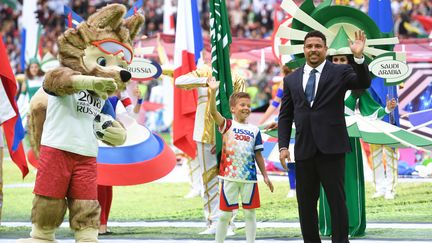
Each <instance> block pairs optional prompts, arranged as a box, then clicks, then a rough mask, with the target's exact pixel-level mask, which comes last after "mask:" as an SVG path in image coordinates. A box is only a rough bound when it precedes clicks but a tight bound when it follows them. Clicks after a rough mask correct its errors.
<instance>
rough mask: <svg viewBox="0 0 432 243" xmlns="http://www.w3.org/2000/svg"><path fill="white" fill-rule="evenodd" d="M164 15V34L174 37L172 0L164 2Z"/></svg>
mask: <svg viewBox="0 0 432 243" xmlns="http://www.w3.org/2000/svg"><path fill="white" fill-rule="evenodd" d="M163 8H164V13H163V31H162V32H163V33H164V34H166V35H174V32H175V29H174V8H173V6H172V3H171V0H164V6H163Z"/></svg>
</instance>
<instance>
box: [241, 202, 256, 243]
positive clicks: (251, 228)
mask: <svg viewBox="0 0 432 243" xmlns="http://www.w3.org/2000/svg"><path fill="white" fill-rule="evenodd" d="M243 211H244V217H245V224H246V226H245V231H246V242H247V243H253V242H255V237H256V228H257V226H256V216H255V209H244V210H243Z"/></svg>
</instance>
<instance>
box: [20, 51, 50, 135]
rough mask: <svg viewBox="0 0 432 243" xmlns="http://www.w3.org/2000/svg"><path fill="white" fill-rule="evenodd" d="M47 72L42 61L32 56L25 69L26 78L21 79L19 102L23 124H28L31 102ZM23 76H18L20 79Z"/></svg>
mask: <svg viewBox="0 0 432 243" xmlns="http://www.w3.org/2000/svg"><path fill="white" fill-rule="evenodd" d="M44 75H45V73H44V72H43V71H42V70H41V66H40V63H39V61H38V59H37V58H31V59H30V60H29V62H28V64H27V68H26V70H25V75H24V80H20V81H19V89H20V93H19V94H18V97H17V99H18V100H17V104H18V107H19V109H20V114H21V117H22V121H23V126H24V127H26V126H27V119H26V118H27V113H28V110H29V108H30V107H29V102H30V100H31V98H32V97H33V96H34V95H35V94H36V92H37V91H38V90H39V88H40V87H42V83H43V81H44ZM20 78H21V77H19V78H17V80H19V79H20Z"/></svg>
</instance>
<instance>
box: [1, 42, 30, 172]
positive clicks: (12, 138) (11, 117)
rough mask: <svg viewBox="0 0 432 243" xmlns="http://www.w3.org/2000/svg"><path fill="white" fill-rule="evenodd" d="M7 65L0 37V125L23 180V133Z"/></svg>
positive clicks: (25, 170)
mask: <svg viewBox="0 0 432 243" xmlns="http://www.w3.org/2000/svg"><path fill="white" fill-rule="evenodd" d="M9 63H10V62H9V58H8V55H7V52H6V48H5V46H4V44H3V37H2V36H1V35H0V66H1V67H2V68H0V79H1V86H0V101H1V102H0V103H1V105H0V108H1V112H0V124H1V125H3V130H4V134H5V137H6V142H7V145H8V150H9V154H10V156H11V159H12V161H13V162H14V163H15V164H16V165H17V166H18V168H19V169H20V170H21V173H22V176H23V178H24V177H25V176H26V175H27V174H28V172H29V170H28V166H27V160H26V157H25V153H24V149H23V146H22V143H21V140H22V139H23V138H24V135H25V133H24V128H23V125H22V122H21V116H20V114H19V111H18V107H17V104H16V101H15V95H16V92H17V82H16V80H15V76H14V74H13V72H12V68H11V66H10V64H9ZM0 139H3V138H0Z"/></svg>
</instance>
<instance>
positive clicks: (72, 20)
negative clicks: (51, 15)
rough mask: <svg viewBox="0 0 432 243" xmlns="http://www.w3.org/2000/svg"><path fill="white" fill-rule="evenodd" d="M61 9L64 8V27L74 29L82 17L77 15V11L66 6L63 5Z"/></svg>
mask: <svg viewBox="0 0 432 243" xmlns="http://www.w3.org/2000/svg"><path fill="white" fill-rule="evenodd" d="M63 9H64V15H65V17H66V19H65V25H66V28H74V29H76V27H77V26H78V24H79V23H81V22H83V21H84V19H83V18H82V17H81V16H79V15H78V14H77V13H75V12H74V11H73V10H72V9H71V8H69V7H68V6H66V5H64V8H63Z"/></svg>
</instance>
